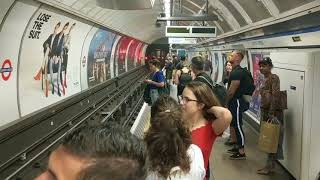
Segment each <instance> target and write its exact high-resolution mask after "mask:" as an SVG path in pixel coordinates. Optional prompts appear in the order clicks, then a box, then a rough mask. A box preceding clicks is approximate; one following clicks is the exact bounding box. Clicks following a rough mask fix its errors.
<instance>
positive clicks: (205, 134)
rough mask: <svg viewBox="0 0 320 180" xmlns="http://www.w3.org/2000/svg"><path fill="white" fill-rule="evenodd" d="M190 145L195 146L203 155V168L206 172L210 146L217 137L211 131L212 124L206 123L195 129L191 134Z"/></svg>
mask: <svg viewBox="0 0 320 180" xmlns="http://www.w3.org/2000/svg"><path fill="white" fill-rule="evenodd" d="M191 133H192V144H195V145H197V146H198V147H199V148H200V149H201V151H202V155H203V161H204V167H205V169H206V170H207V169H208V164H209V158H210V153H211V150H212V145H213V143H214V141H215V140H216V138H217V137H218V136H217V135H216V133H215V132H214V131H213V128H212V122H208V123H207V124H206V125H205V126H202V127H200V128H197V129H195V130H193V131H192V132H191Z"/></svg>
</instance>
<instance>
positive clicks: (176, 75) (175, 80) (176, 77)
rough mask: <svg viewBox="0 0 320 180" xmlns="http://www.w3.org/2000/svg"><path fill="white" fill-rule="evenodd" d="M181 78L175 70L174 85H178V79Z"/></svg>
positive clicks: (179, 73) (178, 71)
mask: <svg viewBox="0 0 320 180" xmlns="http://www.w3.org/2000/svg"><path fill="white" fill-rule="evenodd" d="M180 76H181V70H177V72H176V74H175V76H174V84H176V85H178V84H179V78H180Z"/></svg>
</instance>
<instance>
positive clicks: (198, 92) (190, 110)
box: [181, 81, 232, 170]
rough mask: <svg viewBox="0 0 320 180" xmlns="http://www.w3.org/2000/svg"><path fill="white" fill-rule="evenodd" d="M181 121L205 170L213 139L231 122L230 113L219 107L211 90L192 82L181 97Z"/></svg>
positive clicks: (202, 84) (199, 83)
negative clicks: (200, 156)
mask: <svg viewBox="0 0 320 180" xmlns="http://www.w3.org/2000/svg"><path fill="white" fill-rule="evenodd" d="M181 106H182V119H183V120H184V122H185V123H186V124H187V126H188V127H189V129H190V131H191V133H192V143H193V144H195V145H197V146H198V147H200V149H201V151H202V155H203V159H204V167H205V169H206V170H207V168H208V164H209V157H210V153H211V150H212V146H213V143H214V142H215V139H216V138H217V137H218V136H219V135H221V134H222V133H223V131H224V130H225V129H226V128H227V127H228V126H229V124H230V122H231V118H232V116H231V113H230V111H229V110H228V109H226V108H223V107H221V106H220V104H219V101H218V100H217V98H216V97H215V95H214V94H213V92H212V90H211V89H210V88H209V86H207V85H206V84H205V83H203V82H199V81H192V82H190V83H189V84H188V85H187V86H186V88H185V89H184V90H183V93H182V96H181Z"/></svg>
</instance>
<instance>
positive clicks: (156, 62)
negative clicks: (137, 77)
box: [149, 59, 160, 68]
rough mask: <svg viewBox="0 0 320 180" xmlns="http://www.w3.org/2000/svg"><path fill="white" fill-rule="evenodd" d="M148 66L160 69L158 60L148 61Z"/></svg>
mask: <svg viewBox="0 0 320 180" xmlns="http://www.w3.org/2000/svg"><path fill="white" fill-rule="evenodd" d="M149 64H152V65H154V66H156V67H158V68H159V67H160V61H159V60H157V59H151V60H150V61H149Z"/></svg>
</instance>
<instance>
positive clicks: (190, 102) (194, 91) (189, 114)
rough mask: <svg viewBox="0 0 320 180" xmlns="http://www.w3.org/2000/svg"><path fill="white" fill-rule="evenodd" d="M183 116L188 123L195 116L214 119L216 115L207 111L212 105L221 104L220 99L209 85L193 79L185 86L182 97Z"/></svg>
mask: <svg viewBox="0 0 320 180" xmlns="http://www.w3.org/2000/svg"><path fill="white" fill-rule="evenodd" d="M181 99H182V100H181V105H182V118H183V120H185V121H186V122H187V123H191V122H189V120H192V119H195V118H201V117H203V118H205V119H206V120H209V121H210V120H214V119H216V117H215V116H214V115H213V114H209V113H208V112H207V111H208V109H210V108H211V107H212V106H219V105H220V103H219V100H218V99H217V97H216V96H215V95H214V94H213V92H212V90H211V89H210V87H209V86H208V85H206V84H205V83H203V82H199V81H191V82H190V83H189V84H187V86H186V87H185V88H184V90H183V92H182V97H181Z"/></svg>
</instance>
